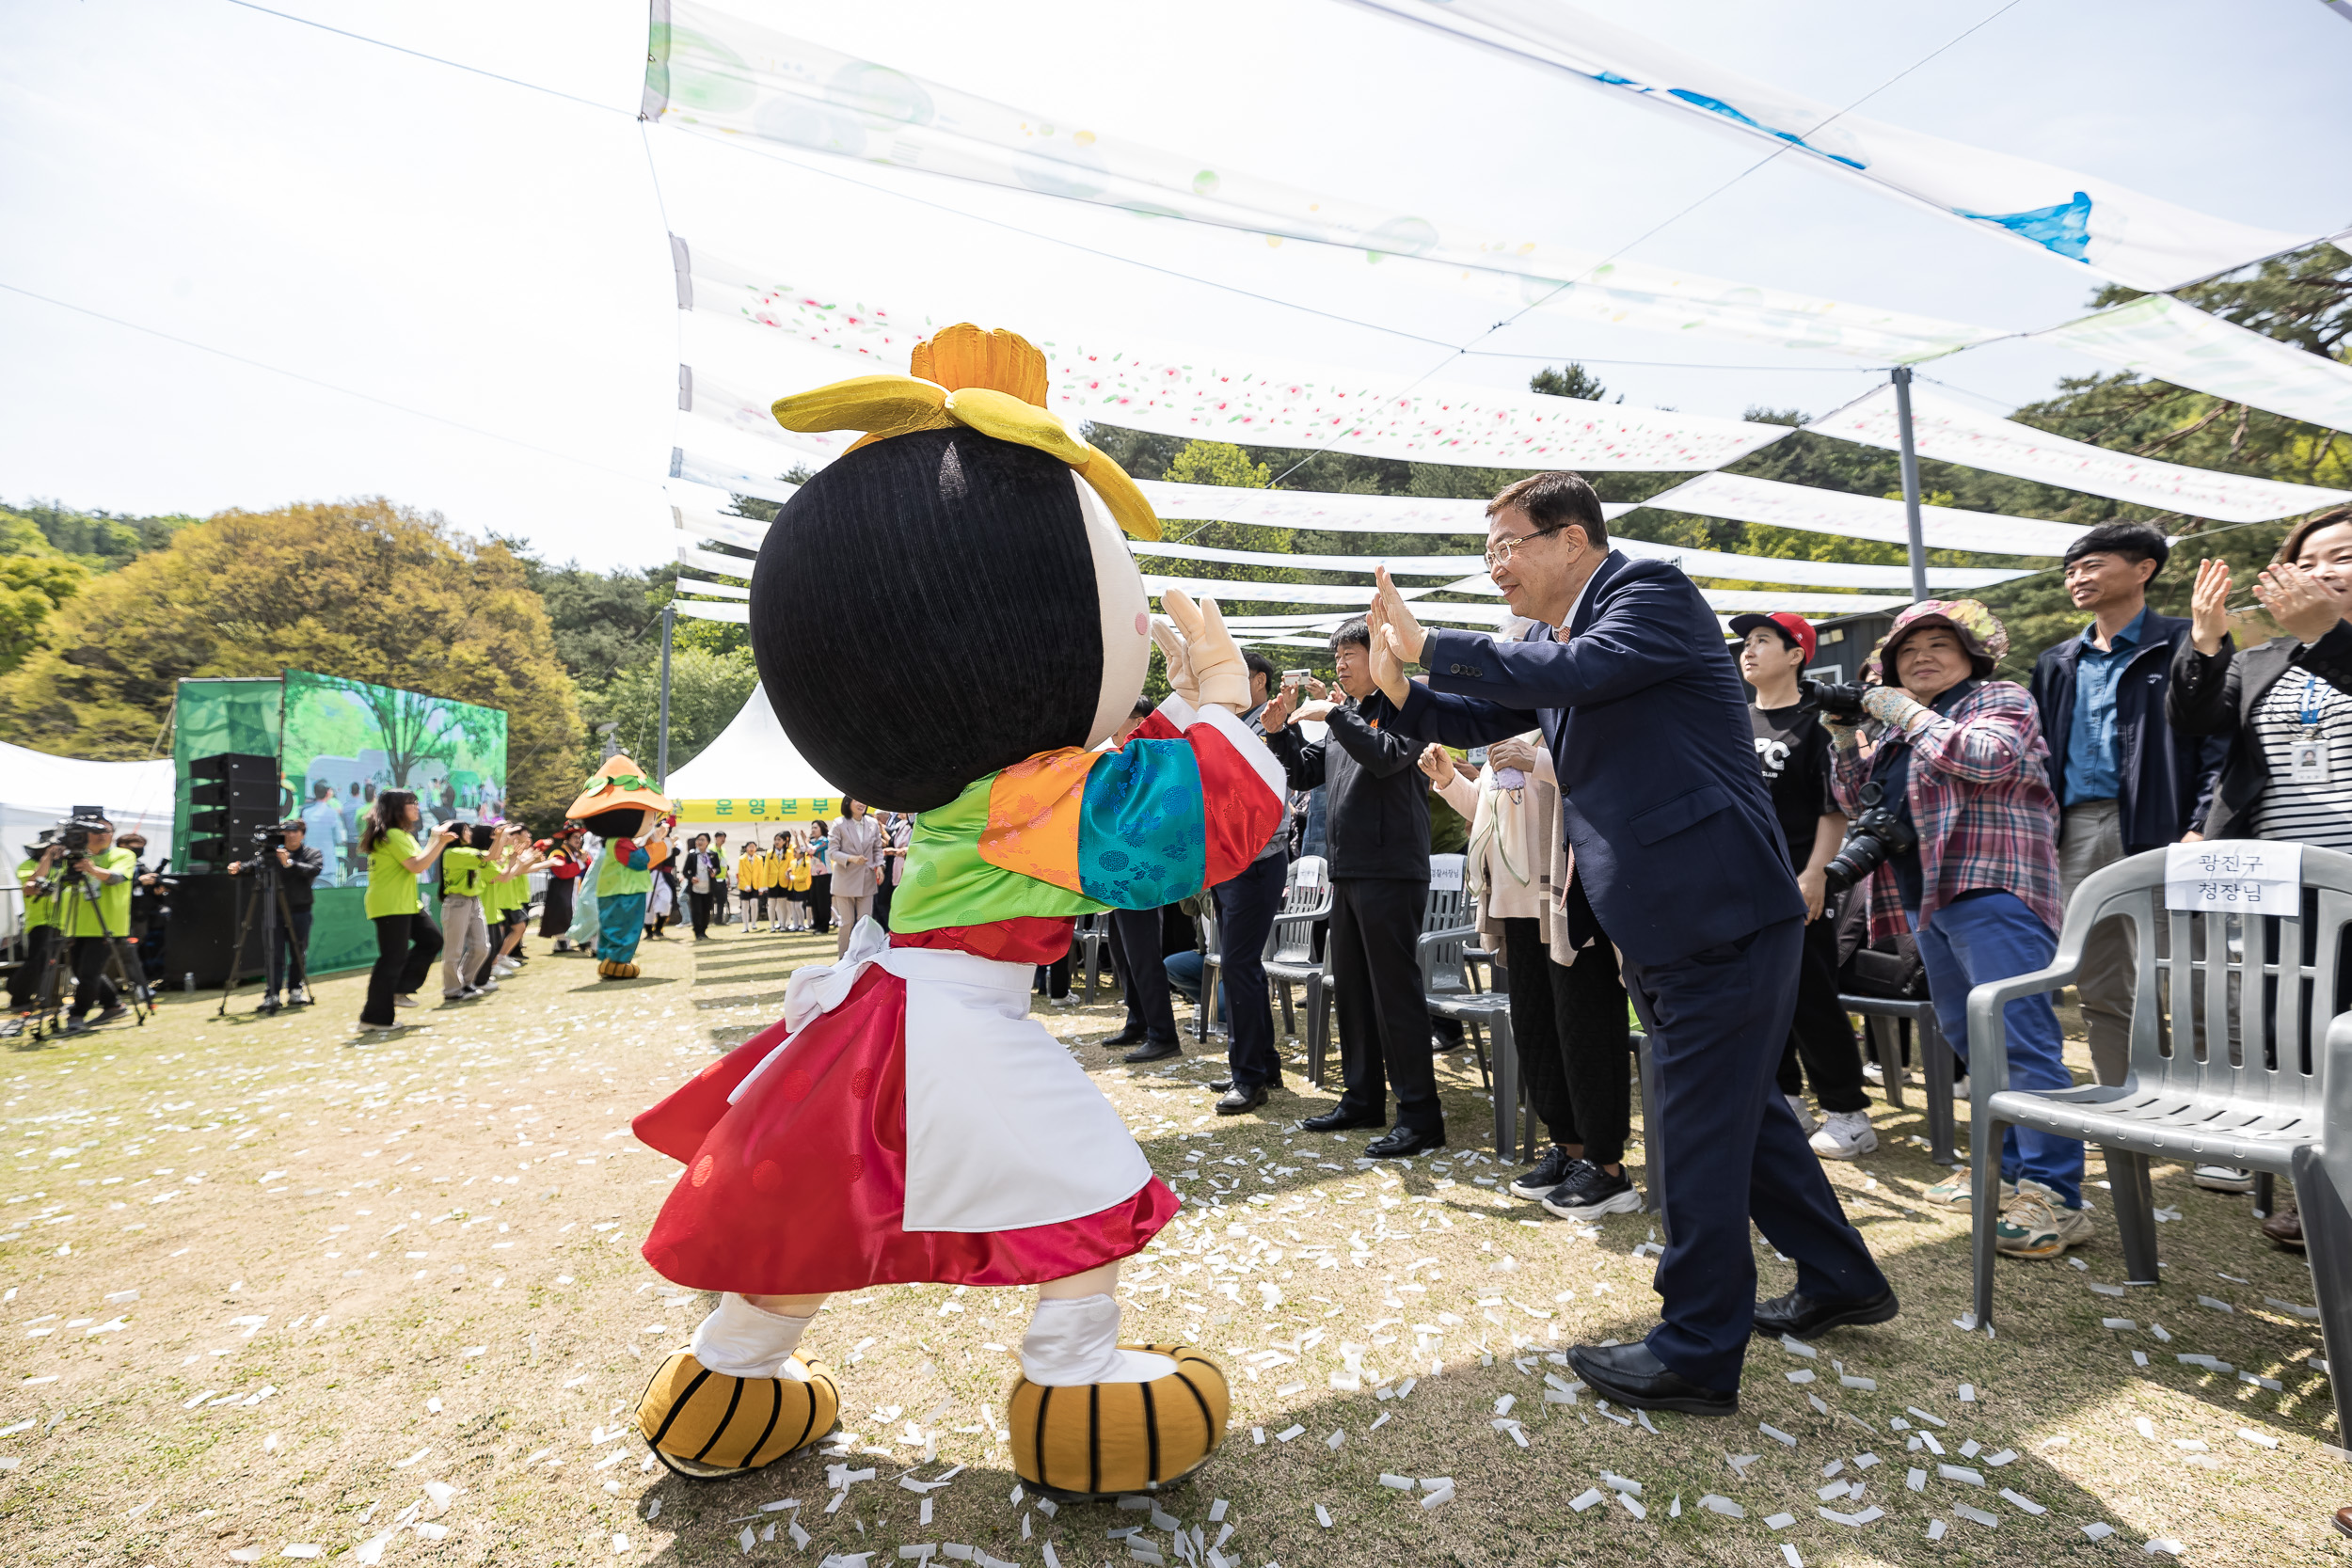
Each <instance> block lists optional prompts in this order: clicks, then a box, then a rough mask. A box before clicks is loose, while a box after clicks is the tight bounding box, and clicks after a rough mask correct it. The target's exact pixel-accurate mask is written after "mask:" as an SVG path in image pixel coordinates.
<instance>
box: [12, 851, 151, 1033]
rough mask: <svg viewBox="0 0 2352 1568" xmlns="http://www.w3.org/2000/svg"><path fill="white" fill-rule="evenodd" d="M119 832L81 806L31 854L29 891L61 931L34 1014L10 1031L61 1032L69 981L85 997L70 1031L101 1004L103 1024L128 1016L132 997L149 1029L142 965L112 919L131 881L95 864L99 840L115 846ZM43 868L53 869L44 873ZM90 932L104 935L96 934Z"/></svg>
mask: <svg viewBox="0 0 2352 1568" xmlns="http://www.w3.org/2000/svg"><path fill="white" fill-rule="evenodd" d="M113 833H114V823H113V822H111V821H110V820H108V819H107V816H106V815H105V813H104V812H103V810H101V809H100V808H98V807H96V806H76V807H74V808H73V812H72V816H67V817H65V818H64V819H63V820H61V821H59V822H58V823H57V824H56V826H55V827H52V828H49V829H45V830H43V831H42V832H41V833H40V836H39V837H38V838H36V839H35V840H34V842H33V843H31V844H29V845H26V846H25V850H26V852H27V854H28V856H29V857H30V858H31V859H32V860H33V861H34V862H35V863H36V869H35V871H34V873H33V875H32V876H30V877H29V878H27V879H26V884H27V885H26V890H25V891H26V893H27V895H28V896H29V898H30V899H32V900H38V901H40V902H41V903H43V904H45V905H46V906H47V908H48V911H49V914H50V919H49V921H48V923H47V926H48V927H53V928H54V932H55V934H54V935H53V936H52V937H51V938H50V939H49V940H48V941H47V943H46V948H45V951H44V952H43V953H42V956H41V958H40V969H39V974H38V976H37V978H36V980H35V982H34V984H33V986H32V987H31V991H32V1007H31V1010H30V1012H29V1014H28V1015H27V1016H26V1018H25V1019H24V1020H23V1021H18V1022H14V1023H13V1026H12V1027H11V1029H10V1030H9V1031H8V1032H10V1033H16V1032H19V1031H21V1030H23V1029H24V1028H25V1027H26V1026H27V1025H29V1027H30V1029H31V1031H32V1034H33V1036H34V1037H35V1038H37V1039H38V1038H41V1037H45V1036H46V1035H48V1034H50V1033H52V1032H53V1031H54V1030H55V1029H56V1016H57V1014H58V1013H59V1012H60V1011H61V1010H62V1009H63V1007H64V1002H65V990H66V984H65V982H66V981H67V980H68V979H69V978H71V979H72V981H73V982H74V987H73V989H74V991H75V995H76V998H77V1000H76V1001H75V1003H74V1006H75V1009H76V1011H75V1013H74V1016H73V1020H72V1022H69V1023H68V1024H67V1025H66V1028H67V1030H68V1031H69V1032H75V1031H79V1030H80V1029H82V1028H84V1027H86V1024H85V1023H84V1022H82V1020H83V1014H84V1013H85V1012H86V1011H87V1007H88V1006H89V1005H90V1004H91V1002H92V1001H93V1000H94V999H97V1000H103V1001H104V1004H105V1007H104V1011H103V1013H102V1014H101V1016H100V1018H99V1022H101V1023H103V1022H107V1021H109V1020H111V1019H114V1018H118V1017H120V1016H121V1014H122V1012H123V1011H124V1010H125V1008H124V1006H123V1004H122V1000H121V999H122V998H125V997H127V998H129V1010H130V1011H131V1012H132V1013H133V1014H134V1015H135V1018H136V1019H137V1022H141V1023H145V1022H147V1011H148V1009H147V1007H146V1006H145V1003H144V996H143V992H144V990H145V981H144V978H143V977H142V975H141V974H140V972H139V971H138V969H137V958H136V957H135V955H133V954H131V953H130V952H129V951H128V948H127V946H126V944H125V942H124V941H123V937H124V935H125V933H124V931H122V930H119V929H117V927H116V922H115V920H114V919H112V918H110V917H109V916H108V913H107V903H108V901H109V899H110V898H112V897H114V896H117V895H114V894H113V892H112V890H114V889H115V888H118V887H120V886H121V885H122V884H124V883H126V882H127V881H128V880H129V875H128V873H127V872H126V871H124V870H122V869H119V868H117V867H115V866H110V865H100V864H98V863H95V861H94V855H95V853H96V851H94V849H93V847H92V843H93V840H95V839H98V838H100V837H105V838H107V839H108V840H109V846H111V839H112V835H113ZM42 863H45V864H46V869H40V865H41V864H42ZM119 897H120V899H121V905H127V903H128V899H129V890H128V889H127V888H124V889H123V891H122V893H121V895H119ZM121 905H118V907H117V910H116V913H117V915H119V914H120V913H121ZM89 926H94V927H96V929H95V930H94V931H93V930H90V929H88V928H87V927H89ZM89 944H95V945H89ZM86 953H87V956H88V957H87V960H86V959H85V958H84V955H85V954H86ZM69 960H70V961H69Z"/></svg>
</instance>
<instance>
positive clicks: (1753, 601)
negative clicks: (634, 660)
mask: <svg viewBox="0 0 2352 1568" xmlns="http://www.w3.org/2000/svg"><path fill="white" fill-rule="evenodd" d="M1908 580H1909V578H1908V576H1907V575H1906V578H1905V581H1906V582H1908ZM1699 592H1700V593H1701V594H1705V595H1706V597H1707V602H1708V606H1709V608H1711V609H1715V610H1723V611H1725V612H1726V613H1730V614H1738V613H1741V612H1744V611H1747V610H1762V611H1765V612H1767V613H1770V612H1771V611H1772V610H1793V611H1795V612H1796V613H1797V614H1799V615H1858V614H1860V613H1861V612H1862V611H1864V610H1891V609H1893V608H1894V607H1895V606H1897V605H1903V604H1909V603H1910V602H1911V595H1910V594H1803V593H1793V594H1792V593H1782V592H1780V591H1778V590H1774V591H1772V592H1766V591H1764V590H1762V589H1755V588H1702V589H1700V590H1699ZM1438 593H1443V594H1481V595H1483V596H1485V597H1487V598H1498V599H1499V598H1501V597H1502V590H1501V589H1499V588H1497V587H1496V586H1495V585H1494V579H1493V578H1489V577H1487V576H1486V573H1484V572H1481V573H1479V574H1478V575H1477V576H1475V577H1467V578H1463V579H1462V580H1461V581H1459V582H1449V583H1447V584H1446V585H1445V586H1444V587H1443V588H1441V589H1438ZM1421 609H1422V607H1421V606H1420V605H1418V604H1416V605H1415V606H1414V607H1413V610H1414V613H1415V614H1417V615H1418V614H1419V613H1420V612H1421Z"/></svg>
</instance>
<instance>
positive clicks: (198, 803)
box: [154, 752, 280, 990]
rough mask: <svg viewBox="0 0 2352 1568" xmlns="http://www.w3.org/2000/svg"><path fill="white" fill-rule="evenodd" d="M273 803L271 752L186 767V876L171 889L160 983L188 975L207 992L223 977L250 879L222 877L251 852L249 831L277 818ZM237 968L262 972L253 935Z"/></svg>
mask: <svg viewBox="0 0 2352 1568" xmlns="http://www.w3.org/2000/svg"><path fill="white" fill-rule="evenodd" d="M278 820H280V818H279V816H278V759H277V758H276V757H273V756H264V755H260V754H257V753H253V752H218V753H216V754H215V755H213V756H209V757H199V758H197V759H196V761H195V762H194V763H192V764H191V765H190V766H189V768H188V853H187V860H186V862H185V864H186V866H187V874H185V875H183V876H182V878H181V879H180V885H179V886H178V887H176V888H174V889H173V890H172V894H171V924H170V925H169V926H168V927H166V928H165V931H164V973H163V974H160V975H157V976H155V977H154V978H155V980H156V982H157V983H158V984H160V985H178V984H180V983H181V980H182V978H183V976H184V975H189V974H193V975H194V976H195V977H196V984H197V985H198V986H199V987H201V988H203V989H205V990H211V989H212V988H214V987H215V986H218V985H219V984H220V983H221V982H222V981H223V980H225V979H227V978H228V975H229V961H230V954H231V953H232V952H233V951H234V949H235V947H236V943H237V916H238V913H239V910H240V906H241V904H242V902H243V899H242V896H241V895H243V894H245V893H246V892H247V891H249V890H250V889H251V888H252V886H253V882H252V880H251V879H249V878H247V879H232V878H230V877H229V876H228V875H226V873H227V871H228V869H229V863H230V861H245V860H250V859H252V858H253V833H254V830H256V829H258V828H266V827H270V826H272V825H273V824H275V823H277V822H278ZM257 928H258V927H257ZM241 967H242V968H243V970H244V971H245V973H244V974H240V975H239V976H238V978H239V979H240V980H249V979H251V978H253V977H254V976H256V975H258V974H261V973H262V944H261V942H260V940H259V939H258V937H257V938H256V939H255V940H253V941H251V942H246V955H245V962H244V964H243V965H242V966H241Z"/></svg>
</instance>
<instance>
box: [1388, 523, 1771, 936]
mask: <svg viewBox="0 0 2352 1568" xmlns="http://www.w3.org/2000/svg"><path fill="white" fill-rule="evenodd" d="M1568 630H1569V640H1568V641H1565V642H1561V641H1555V640H1554V638H1553V637H1552V635H1551V628H1549V626H1536V627H1535V629H1534V632H1533V633H1532V634H1531V636H1530V638H1529V640H1528V641H1524V642H1504V641H1496V640H1495V639H1493V638H1491V637H1487V636H1485V635H1483V634H1480V633H1475V632H1464V631H1439V630H1436V629H1432V630H1431V631H1430V632H1429V640H1428V641H1427V643H1426V644H1424V645H1423V647H1422V656H1421V661H1422V665H1423V666H1425V667H1426V668H1427V669H1428V671H1429V681H1428V684H1427V685H1426V686H1422V685H1418V684H1416V685H1415V686H1414V687H1413V689H1412V690H1411V691H1410V692H1409V693H1407V695H1406V701H1405V705H1404V710H1403V712H1402V713H1401V714H1400V715H1399V716H1398V718H1397V727H1398V728H1400V729H1403V730H1405V731H1406V732H1407V733H1408V734H1411V735H1415V736H1422V738H1424V739H1428V740H1434V741H1438V742H1439V743H1440V744H1443V745H1448V746H1476V745H1481V744H1484V743H1486V742H1487V741H1492V740H1500V739H1502V738H1503V737H1504V736H1512V735H1517V734H1519V733H1520V732H1522V731H1524V730H1525V729H1526V728H1527V727H1528V721H1529V719H1530V718H1531V717H1533V718H1534V721H1536V722H1537V723H1538V724H1539V725H1541V727H1542V729H1543V733H1544V739H1545V741H1546V743H1547V744H1548V745H1549V748H1550V750H1551V762H1552V767H1553V768H1554V769H1555V770H1557V772H1558V773H1559V775H1560V808H1561V814H1562V816H1563V818H1564V820H1565V825H1566V830H1567V835H1568V840H1569V842H1570V843H1571V844H1573V845H1574V846H1575V848H1576V877H1577V879H1578V880H1580V881H1581V882H1582V883H1583V887H1584V896H1585V897H1586V898H1587V899H1588V900H1590V901H1591V904H1592V907H1593V912H1594V914H1595V915H1596V916H1597V917H1598V919H1599V921H1600V924H1601V927H1602V929H1601V931H1600V932H1597V933H1594V932H1582V931H1577V930H1575V929H1574V928H1573V927H1571V930H1570V933H1569V934H1570V937H1571V938H1572V940H1574V941H1576V942H1578V943H1579V944H1580V945H1581V942H1583V940H1584V938H1585V937H1586V936H1588V935H1602V934H1605V935H1606V936H1607V938H1608V940H1610V941H1611V942H1615V943H1616V944H1617V946H1618V947H1619V948H1620V949H1622V950H1623V951H1624V953H1625V956H1626V958H1629V959H1630V960H1631V961H1632V962H1634V963H1637V964H1660V963H1666V962H1670V961H1672V960H1673V959H1676V958H1683V957H1686V956H1688V955H1690V954H1692V953H1695V952H1697V951H1699V950H1700V949H1702V948H1707V947H1713V946H1715V945H1717V944H1718V943H1721V942H1731V941H1735V940H1737V939H1738V938H1740V937H1743V936H1746V935H1747V934H1748V933H1750V932H1751V931H1756V930H1759V929H1761V928H1762V927H1766V926H1769V925H1772V923H1774V922H1775V921H1781V920H1802V919H1804V895H1802V894H1800V893H1799V892H1798V891H1797V882H1796V878H1795V876H1794V874H1793V873H1791V872H1790V870H1789V868H1788V852H1787V850H1785V849H1784V848H1783V847H1782V846H1781V838H1780V827H1779V824H1778V822H1777V821H1776V819H1775V818H1774V817H1773V816H1772V801H1771V799H1770V798H1769V797H1768V796H1767V795H1766V794H1765V790H1764V781H1763V775H1762V773H1761V772H1760V771H1759V770H1758V769H1757V768H1756V741H1755V738H1754V736H1753V733H1752V730H1751V727H1750V725H1749V722H1748V703H1747V692H1746V689H1745V688H1743V687H1742V686H1741V685H1740V674H1739V672H1738V670H1737V669H1735V668H1734V667H1733V664H1732V661H1731V652H1730V649H1729V647H1728V646H1727V645H1726V644H1725V643H1724V635H1723V630H1722V628H1721V627H1720V626H1718V625H1717V624H1716V620H1715V612H1714V611H1713V610H1710V609H1708V604H1707V601H1706V599H1705V598H1703V597H1701V596H1700V594H1699V591H1698V589H1697V588H1696V587H1694V586H1692V582H1691V579H1690V578H1687V577H1685V576H1683V575H1682V572H1681V570H1680V569H1679V568H1678V567H1676V566H1672V565H1669V564H1667V563H1666V562H1662V561H1647V560H1643V561H1636V560H1630V559H1629V558H1627V557H1626V556H1624V555H1621V554H1619V553H1617V552H1616V551H1614V550H1612V551H1611V552H1610V553H1609V555H1608V556H1607V557H1605V558H1604V559H1603V560H1602V562H1601V564H1600V567H1599V569H1598V570H1597V571H1596V572H1595V573H1594V574H1593V578H1592V581H1591V582H1590V583H1589V584H1588V585H1587V586H1586V588H1585V592H1584V598H1583V602H1582V603H1581V604H1580V605H1578V606H1577V610H1576V618H1575V620H1574V621H1573V622H1572V623H1571V624H1570V626H1569V628H1568ZM1374 703H1375V704H1377V705H1379V706H1381V707H1387V706H1388V700H1387V699H1386V698H1385V697H1375V699H1374ZM1570 911H1571V918H1572V919H1573V917H1574V914H1575V912H1576V911H1575V905H1574V900H1570Z"/></svg>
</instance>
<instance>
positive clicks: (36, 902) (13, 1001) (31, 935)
mask: <svg viewBox="0 0 2352 1568" xmlns="http://www.w3.org/2000/svg"><path fill="white" fill-rule="evenodd" d="M38 847H39V848H40V854H38V855H31V856H27V857H26V858H25V859H24V860H23V861H20V862H19V863H17V867H16V882H17V886H18V887H20V888H22V889H23V890H24V962H22V963H20V964H18V965H17V966H16V969H15V971H14V973H12V974H10V975H9V977H8V1001H9V1003H10V1005H11V1006H14V1007H15V1008H16V1009H17V1010H18V1011H19V1012H29V1011H31V1010H32V1009H33V1008H34V1007H36V1006H39V1005H40V979H41V974H42V973H43V972H44V971H46V970H47V969H48V967H49V958H50V955H52V954H53V953H55V952H56V948H57V942H58V941H59V934H58V931H57V897H56V892H55V891H54V889H52V887H51V883H50V877H51V875H52V874H53V873H54V872H55V871H56V868H57V863H58V862H59V861H61V860H62V859H63V858H64V856H65V846H64V845H63V844H60V843H57V842H56V841H54V840H52V841H50V842H46V843H43V844H41V845H40V846H38ZM44 890H46V891H44Z"/></svg>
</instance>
